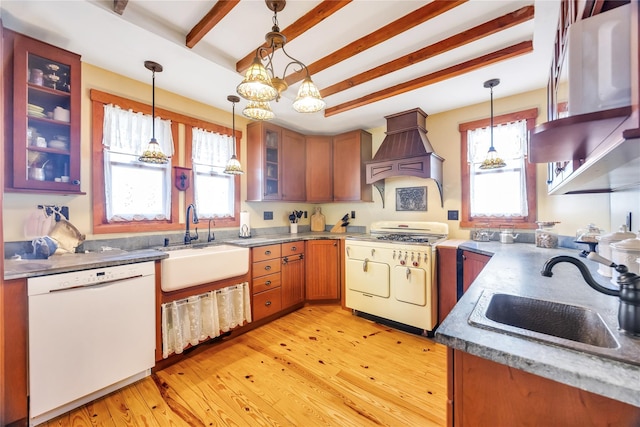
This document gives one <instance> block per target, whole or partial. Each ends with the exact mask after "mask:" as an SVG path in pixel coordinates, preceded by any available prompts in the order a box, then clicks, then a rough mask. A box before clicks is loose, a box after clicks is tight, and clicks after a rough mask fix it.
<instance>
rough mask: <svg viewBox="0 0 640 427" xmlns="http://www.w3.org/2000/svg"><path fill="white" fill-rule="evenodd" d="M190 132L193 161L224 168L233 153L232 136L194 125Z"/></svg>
mask: <svg viewBox="0 0 640 427" xmlns="http://www.w3.org/2000/svg"><path fill="white" fill-rule="evenodd" d="M191 132H192V141H191V144H192V148H191V149H192V156H191V157H192V160H193V163H197V164H200V165H206V166H217V167H220V168H222V169H224V167H225V165H226V164H227V161H228V160H229V159H230V158H231V155H232V154H233V138H232V137H231V136H230V135H222V134H220V133H217V132H210V131H206V130H204V129H200V128H195V127H194V128H193V129H192V130H191Z"/></svg>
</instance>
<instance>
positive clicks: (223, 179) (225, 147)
mask: <svg viewBox="0 0 640 427" xmlns="http://www.w3.org/2000/svg"><path fill="white" fill-rule="evenodd" d="M191 144H192V160H193V172H194V183H193V187H194V196H195V202H196V207H197V209H198V215H199V216H200V217H201V218H230V217H233V215H234V214H235V179H234V176H233V175H227V174H225V173H224V168H225V166H226V164H227V161H228V160H229V159H230V158H231V155H232V154H233V138H232V137H231V136H230V135H223V134H220V133H216V132H209V131H206V130H204V129H200V128H195V127H194V128H193V129H192V141H191Z"/></svg>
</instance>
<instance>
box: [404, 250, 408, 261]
mask: <svg viewBox="0 0 640 427" xmlns="http://www.w3.org/2000/svg"><path fill="white" fill-rule="evenodd" d="M407 258H409V252H405V253H404V260H405V261H406V260H407Z"/></svg>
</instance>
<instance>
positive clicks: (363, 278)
mask: <svg viewBox="0 0 640 427" xmlns="http://www.w3.org/2000/svg"><path fill="white" fill-rule="evenodd" d="M345 269H346V282H347V290H348V291H355V292H361V293H363V294H367V295H374V296H377V297H382V298H389V296H390V285H389V284H390V281H389V265H388V264H384V263H381V262H375V261H371V260H369V259H368V258H365V259H364V260H360V259H348V260H347V262H346V265H345ZM347 295H349V292H347Z"/></svg>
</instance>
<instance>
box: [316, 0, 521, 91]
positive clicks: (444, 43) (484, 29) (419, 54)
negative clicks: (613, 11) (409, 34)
mask: <svg viewBox="0 0 640 427" xmlns="http://www.w3.org/2000/svg"><path fill="white" fill-rule="evenodd" d="M533 17H534V7H533V6H525V7H523V8H520V9H518V10H516V11H514V12H511V13H508V14H506V15H503V16H501V17H499V18H496V19H493V20H491V21H488V22H485V23H484V24H480V25H478V26H476V27H473V28H471V29H469V30H465V31H463V32H461V33H458V34H456V35H454V36H451V37H449V38H447V39H444V40H441V41H439V42H436V43H434V44H432V45H430V46H426V47H424V48H422V49H419V50H417V51H415V52H412V53H409V54H407V55H405V56H402V57H400V58H397V59H394V60H393V61H389V62H387V63H386V64H382V65H379V66H377V67H374V68H372V69H370V70H367V71H365V72H362V73H360V74H356V75H355V76H353V77H350V78H348V79H346V80H343V81H341V82H338V83H336V84H333V85H331V86H329V87H327V88H324V89H323V90H321V91H320V95H322V96H323V97H327V96H330V95H333V94H336V93H338V92H341V91H343V90H347V89H350V88H352V87H354V86H357V85H359V84H362V83H366V82H368V81H370V80H373V79H376V78H378V77H382V76H385V75H387V74H389V73H393V72H395V71H398V70H401V69H403V68H405V67H408V66H410V65H414V64H417V63H418V62H422V61H424V60H426V59H429V58H432V57H435V56H437V55H440V54H443V53H445V52H448V51H451V50H453V49H456V48H458V47H461V46H464V45H465V44H468V43H471V42H474V41H477V40H480V39H482V38H483V37H487V36H490V35H492V34H495V33H497V32H499V31H502V30H504V29H507V28H510V27H513V26H515V25H518V24H521V23H523V22H526V21H528V20H530V19H533Z"/></svg>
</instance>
